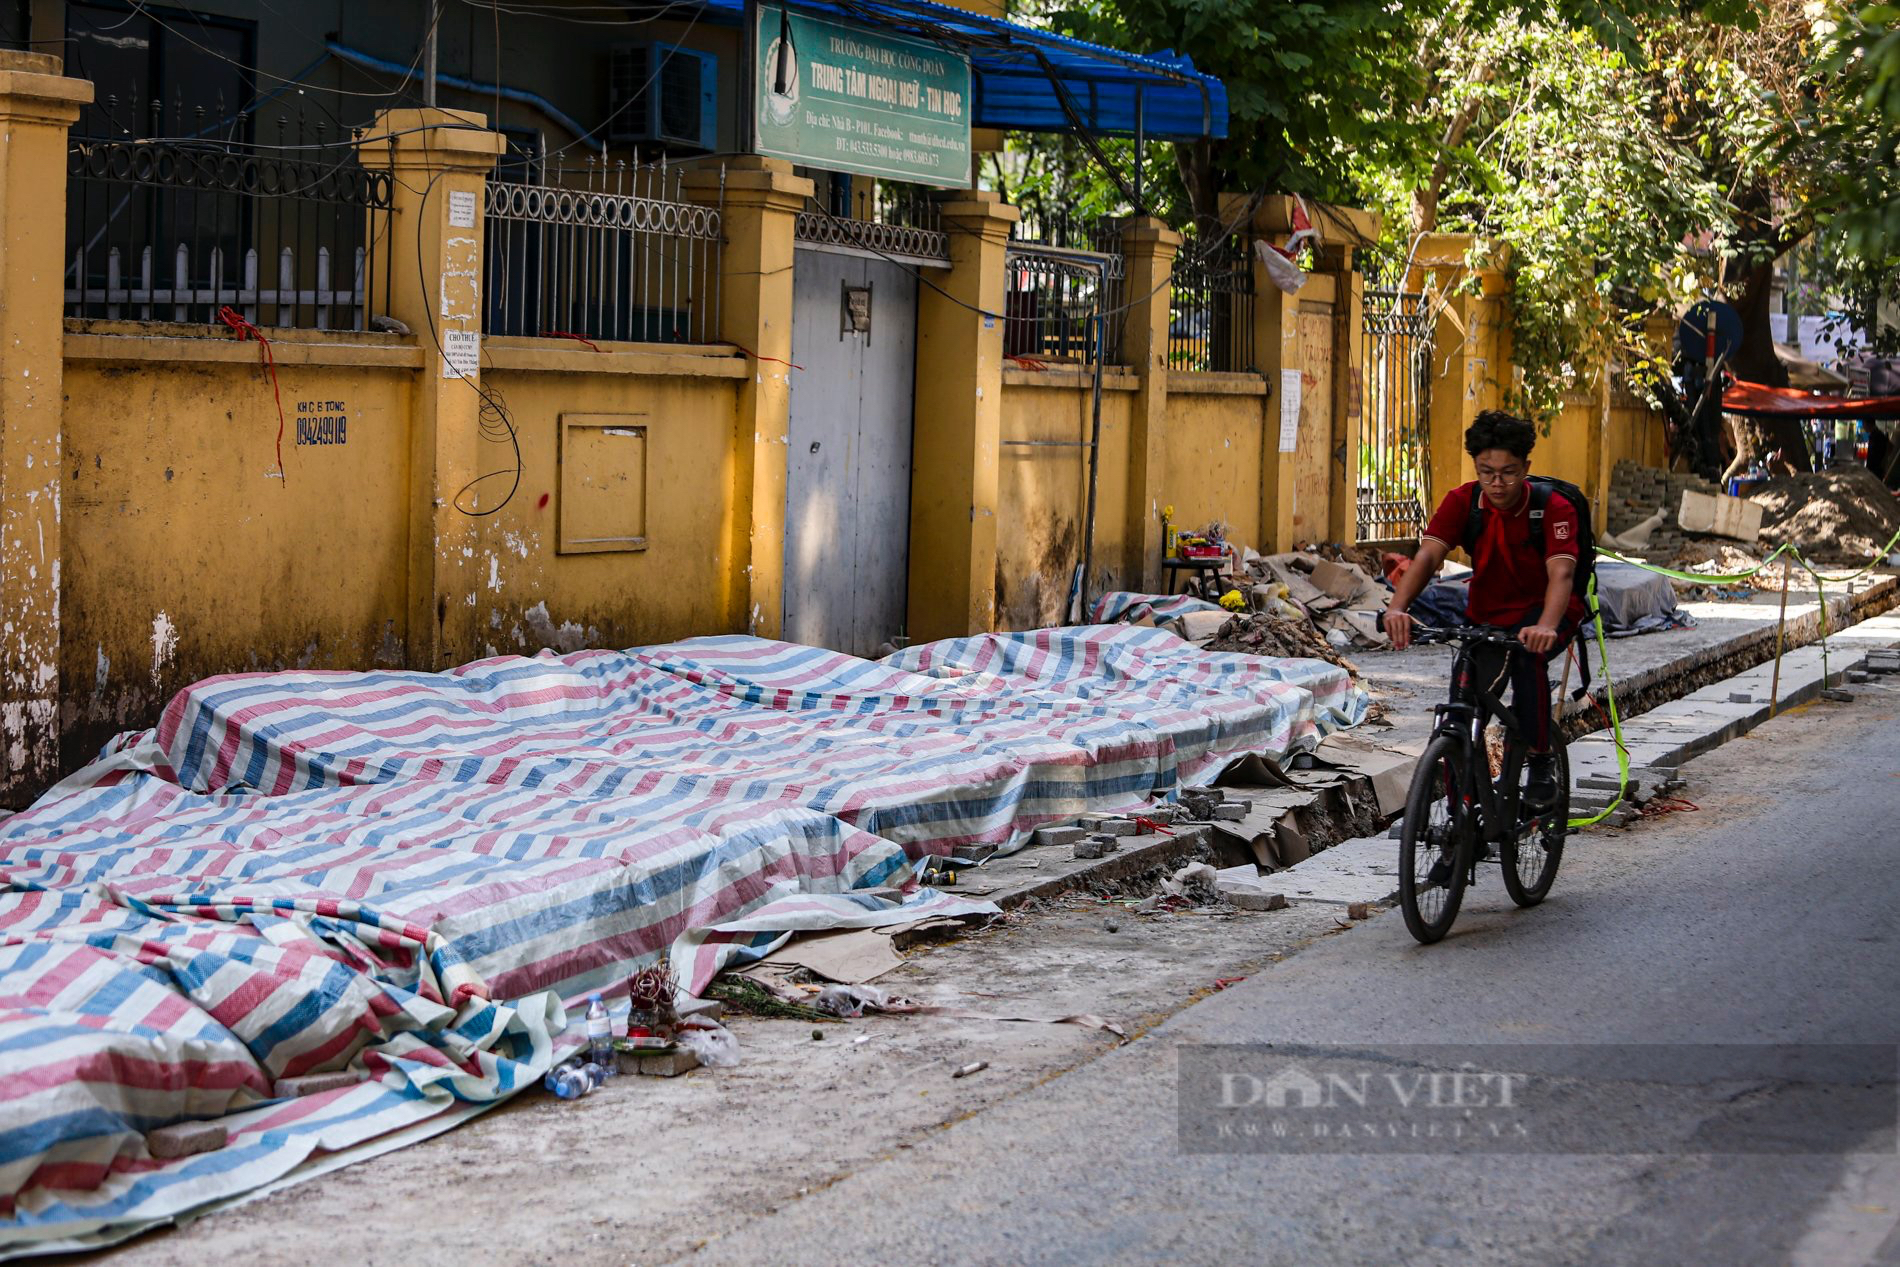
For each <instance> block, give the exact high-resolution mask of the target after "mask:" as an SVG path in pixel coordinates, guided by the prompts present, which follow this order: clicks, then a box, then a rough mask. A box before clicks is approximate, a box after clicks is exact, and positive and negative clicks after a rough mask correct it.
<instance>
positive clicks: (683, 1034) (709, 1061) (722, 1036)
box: [673, 1020, 739, 1069]
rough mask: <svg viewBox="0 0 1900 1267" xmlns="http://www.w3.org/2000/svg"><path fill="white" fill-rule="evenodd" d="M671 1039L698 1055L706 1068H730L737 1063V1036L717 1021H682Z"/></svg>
mask: <svg viewBox="0 0 1900 1267" xmlns="http://www.w3.org/2000/svg"><path fill="white" fill-rule="evenodd" d="M673 1041H675V1042H677V1043H678V1044H679V1045H680V1046H682V1047H684V1048H686V1050H688V1051H690V1052H692V1053H693V1054H694V1055H696V1056H698V1057H699V1063H700V1064H702V1065H705V1066H706V1067H707V1068H708V1069H730V1068H732V1067H733V1066H734V1065H736V1064H738V1063H739V1040H738V1038H737V1037H736V1036H735V1035H734V1034H733V1032H732V1031H731V1030H729V1029H727V1028H726V1027H725V1026H724V1025H721V1024H720V1023H719V1022H717V1021H703V1020H686V1021H682V1022H681V1023H680V1027H679V1029H678V1030H677V1031H676V1032H675V1034H674V1039H673Z"/></svg>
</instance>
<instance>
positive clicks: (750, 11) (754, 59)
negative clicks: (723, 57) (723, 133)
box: [739, 0, 759, 154]
mask: <svg viewBox="0 0 1900 1267" xmlns="http://www.w3.org/2000/svg"><path fill="white" fill-rule="evenodd" d="M744 21H745V30H743V31H741V32H740V33H739V45H740V47H741V48H743V49H744V50H745V52H744V56H745V70H744V73H743V74H741V75H740V76H739V90H740V91H741V92H742V93H744V94H745V95H744V97H743V98H742V99H741V100H740V102H739V152H740V153H741V154H750V153H752V152H753V151H754V150H756V149H757V148H758V145H759V4H758V0H745V17H744Z"/></svg>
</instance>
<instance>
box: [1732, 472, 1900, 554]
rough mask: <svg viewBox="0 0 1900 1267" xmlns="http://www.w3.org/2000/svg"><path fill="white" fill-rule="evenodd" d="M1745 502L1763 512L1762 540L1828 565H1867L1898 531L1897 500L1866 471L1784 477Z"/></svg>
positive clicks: (1898, 512)
mask: <svg viewBox="0 0 1900 1267" xmlns="http://www.w3.org/2000/svg"><path fill="white" fill-rule="evenodd" d="M1750 500H1751V501H1753V502H1755V503H1756V504H1757V505H1759V506H1760V507H1761V508H1762V528H1761V539H1762V540H1763V541H1766V542H1769V543H1771V544H1774V545H1780V544H1781V543H1782V542H1784V541H1792V542H1794V543H1795V545H1797V546H1799V547H1800V548H1801V552H1802V553H1803V554H1805V555H1807V556H1808V557H1809V558H1813V559H1823V560H1826V561H1828V562H1830V563H1844V562H1850V561H1851V562H1854V563H1865V562H1868V561H1869V560H1870V559H1872V558H1873V556H1874V552H1875V551H1876V550H1879V549H1880V548H1881V547H1882V546H1884V545H1886V544H1887V542H1888V541H1889V540H1890V539H1891V538H1892V537H1893V534H1894V533H1895V532H1900V498H1896V497H1894V495H1893V494H1892V493H1891V492H1890V491H1888V489H1887V486H1886V485H1885V484H1882V483H1881V482H1880V480H1879V478H1878V477H1876V476H1875V475H1874V474H1873V473H1872V472H1870V471H1868V470H1867V469H1866V468H1865V467H1859V466H1856V467H1850V468H1848V469H1846V470H1840V471H1822V472H1818V473H1816V474H1812V475H1785V476H1782V477H1780V478H1778V479H1774V480H1770V481H1769V482H1768V483H1767V484H1765V485H1763V486H1762V487H1761V488H1759V489H1757V490H1755V493H1754V494H1753V496H1752V497H1751V498H1750Z"/></svg>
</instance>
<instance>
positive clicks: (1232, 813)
mask: <svg viewBox="0 0 1900 1267" xmlns="http://www.w3.org/2000/svg"><path fill="white" fill-rule="evenodd" d="M1213 808H1214V819H1215V821H1217V822H1230V823H1231V822H1236V821H1238V820H1240V819H1243V818H1245V817H1247V807H1246V806H1244V805H1242V804H1240V803H1239V802H1235V803H1234V804H1231V805H1216V806H1214V807H1213Z"/></svg>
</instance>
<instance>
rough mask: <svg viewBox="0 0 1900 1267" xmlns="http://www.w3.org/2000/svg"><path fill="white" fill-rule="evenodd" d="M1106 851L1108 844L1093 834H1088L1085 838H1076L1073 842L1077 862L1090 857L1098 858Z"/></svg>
mask: <svg viewBox="0 0 1900 1267" xmlns="http://www.w3.org/2000/svg"><path fill="white" fill-rule="evenodd" d="M1107 853H1108V846H1107V845H1105V844H1103V843H1102V842H1101V840H1099V839H1098V838H1096V837H1094V836H1090V837H1089V838H1088V839H1086V840H1078V841H1076V842H1075V854H1074V857H1075V860H1076V861H1077V862H1082V861H1086V860H1087V859H1090V858H1100V857H1103V856H1104V855H1106V854H1107Z"/></svg>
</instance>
